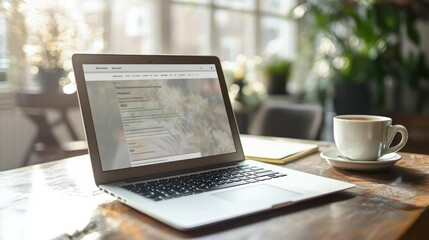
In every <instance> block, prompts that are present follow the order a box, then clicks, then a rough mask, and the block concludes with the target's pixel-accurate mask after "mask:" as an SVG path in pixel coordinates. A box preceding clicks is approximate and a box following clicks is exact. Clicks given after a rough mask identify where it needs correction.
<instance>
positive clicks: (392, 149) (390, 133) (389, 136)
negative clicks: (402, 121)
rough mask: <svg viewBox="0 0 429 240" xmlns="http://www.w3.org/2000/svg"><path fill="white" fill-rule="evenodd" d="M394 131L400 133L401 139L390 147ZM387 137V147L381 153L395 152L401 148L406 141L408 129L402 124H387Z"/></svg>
mask: <svg viewBox="0 0 429 240" xmlns="http://www.w3.org/2000/svg"><path fill="white" fill-rule="evenodd" d="M396 133H400V134H401V135H402V138H401V141H400V142H399V143H398V144H397V145H395V146H393V147H390V144H392V141H393V138H394V137H395V135H396ZM387 139H388V142H387V145H386V147H387V148H386V149H385V150H384V153H383V155H385V154H388V153H393V152H397V151H399V150H400V149H401V148H403V147H404V146H405V144H406V143H407V141H408V131H407V129H406V128H405V127H404V126H402V125H391V126H389V129H388V132H387Z"/></svg>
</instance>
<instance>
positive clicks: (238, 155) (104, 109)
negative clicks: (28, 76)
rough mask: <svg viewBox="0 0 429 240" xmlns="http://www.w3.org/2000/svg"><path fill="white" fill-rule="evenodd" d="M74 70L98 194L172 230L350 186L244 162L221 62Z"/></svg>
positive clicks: (188, 60)
mask: <svg viewBox="0 0 429 240" xmlns="http://www.w3.org/2000/svg"><path fill="white" fill-rule="evenodd" d="M72 62H73V69H74V74H75V78H76V84H77V89H78V96H79V102H80V107H81V112H82V117H83V122H84V127H85V134H86V140H87V142H88V148H89V155H90V158H91V163H92V169H93V174H94V180H95V183H96V185H97V186H98V187H99V188H100V189H102V190H103V191H104V192H106V193H108V194H110V195H112V196H114V197H116V198H117V199H118V200H119V201H121V202H122V203H124V204H126V205H128V206H130V207H132V208H134V209H136V210H138V211H140V212H142V213H144V214H147V215H149V216H151V217H153V218H155V219H157V220H159V221H161V222H163V223H165V224H167V225H170V226H172V227H174V228H176V229H179V230H190V229H196V228H200V227H203V226H207V225H210V224H214V223H219V222H223V221H226V220H231V219H235V218H239V217H243V216H246V215H250V214H255V213H258V212H263V211H268V210H271V209H276V208H281V207H285V206H288V205H291V204H295V203H298V202H301V201H304V200H307V199H312V198H315V197H318V196H322V195H326V194H330V193H334V192H338V191H342V190H345V189H348V188H351V187H353V186H354V185H353V184H349V183H346V182H341V181H337V180H333V179H328V178H325V177H320V176H315V175H311V174H307V173H303V172H299V171H294V170H290V169H287V168H284V167H280V166H274V165H270V164H267V163H261V162H256V161H251V160H245V158H244V154H243V150H242V146H241V143H240V135H239V131H238V129H237V124H236V121H235V117H234V113H233V109H232V107H231V103H230V100H229V95H228V91H227V84H226V82H225V78H224V75H223V72H222V68H221V64H220V61H219V59H218V58H217V57H215V56H176V55H174V56H171V55H152V56H149V55H111V54H75V55H74V56H73V57H72Z"/></svg>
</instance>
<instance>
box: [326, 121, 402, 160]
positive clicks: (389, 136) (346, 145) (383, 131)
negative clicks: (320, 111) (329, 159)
mask: <svg viewBox="0 0 429 240" xmlns="http://www.w3.org/2000/svg"><path fill="white" fill-rule="evenodd" d="M397 133H400V134H401V141H400V142H399V143H398V144H397V145H395V146H392V147H390V145H391V143H392V141H393V138H394V137H395V135H396V134H397ZM334 139H335V144H336V146H337V148H338V151H339V153H340V154H341V156H343V157H346V158H348V159H350V160H358V161H371V160H377V159H379V158H380V157H382V156H383V155H386V154H388V153H393V152H397V151H399V150H400V149H401V148H403V147H404V146H405V144H406V143H407V140H408V131H407V129H406V128H405V127H404V126H402V125H392V119H391V118H388V117H383V116H372V115H339V116H335V117H334Z"/></svg>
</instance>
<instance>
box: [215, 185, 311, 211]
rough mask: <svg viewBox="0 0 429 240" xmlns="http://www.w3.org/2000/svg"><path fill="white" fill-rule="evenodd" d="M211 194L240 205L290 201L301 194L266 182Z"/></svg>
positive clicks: (269, 204)
mask: <svg viewBox="0 0 429 240" xmlns="http://www.w3.org/2000/svg"><path fill="white" fill-rule="evenodd" d="M213 195H214V196H216V197H220V198H222V199H224V200H228V201H231V202H233V203H236V204H240V205H249V206H267V205H268V206H273V205H276V204H279V203H286V202H290V201H291V200H292V199H294V198H296V197H298V196H300V195H302V194H301V193H298V192H294V191H290V190H286V189H283V188H278V187H274V186H271V185H267V184H261V185H256V186H249V187H244V188H240V189H236V190H230V191H225V192H221V193H215V194H213Z"/></svg>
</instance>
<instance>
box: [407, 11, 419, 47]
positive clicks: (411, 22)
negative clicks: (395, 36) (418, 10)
mask: <svg viewBox="0 0 429 240" xmlns="http://www.w3.org/2000/svg"><path fill="white" fill-rule="evenodd" d="M415 22H416V16H415V15H413V14H411V13H407V14H406V15H405V25H406V27H407V35H408V37H409V38H410V39H411V40H412V41H413V43H414V44H416V45H419V44H420V34H419V32H418V31H417V28H416V24H415Z"/></svg>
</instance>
